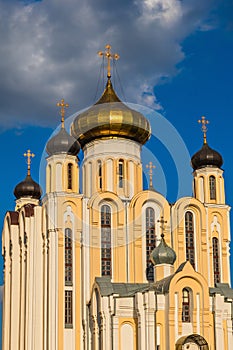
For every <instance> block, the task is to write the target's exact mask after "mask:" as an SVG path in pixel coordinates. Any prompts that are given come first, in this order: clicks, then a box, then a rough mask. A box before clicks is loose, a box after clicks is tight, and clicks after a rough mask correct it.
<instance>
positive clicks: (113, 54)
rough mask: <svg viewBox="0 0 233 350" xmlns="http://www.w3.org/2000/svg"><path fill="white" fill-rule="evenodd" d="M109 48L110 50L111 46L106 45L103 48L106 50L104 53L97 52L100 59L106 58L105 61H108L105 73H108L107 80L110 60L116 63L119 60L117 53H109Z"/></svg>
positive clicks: (109, 71) (109, 73)
mask: <svg viewBox="0 0 233 350" xmlns="http://www.w3.org/2000/svg"><path fill="white" fill-rule="evenodd" d="M111 48H112V47H111V45H109V44H107V45H106V46H105V49H106V51H105V52H104V51H98V55H99V56H101V57H102V56H103V57H106V58H107V61H108V65H107V72H108V74H107V77H108V79H110V78H111V59H113V60H116V61H117V60H119V58H120V56H119V55H118V53H111Z"/></svg>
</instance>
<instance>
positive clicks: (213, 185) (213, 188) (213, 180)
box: [209, 175, 216, 199]
mask: <svg viewBox="0 0 233 350" xmlns="http://www.w3.org/2000/svg"><path fill="white" fill-rule="evenodd" d="M209 186H210V199H216V178H215V177H214V176H213V175H211V176H210V177H209Z"/></svg>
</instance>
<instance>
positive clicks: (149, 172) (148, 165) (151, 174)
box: [146, 162, 156, 188]
mask: <svg viewBox="0 0 233 350" xmlns="http://www.w3.org/2000/svg"><path fill="white" fill-rule="evenodd" d="M146 167H147V169H149V171H148V174H149V177H150V188H151V187H153V181H152V178H153V169H155V168H156V166H155V165H153V163H152V162H149V164H147V165H146Z"/></svg>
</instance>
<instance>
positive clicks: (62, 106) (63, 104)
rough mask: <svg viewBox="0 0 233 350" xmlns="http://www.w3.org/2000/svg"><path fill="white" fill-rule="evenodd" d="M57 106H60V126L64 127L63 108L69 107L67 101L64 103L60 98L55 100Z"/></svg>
mask: <svg viewBox="0 0 233 350" xmlns="http://www.w3.org/2000/svg"><path fill="white" fill-rule="evenodd" d="M57 107H61V111H60V115H61V127H62V128H63V129H64V127H65V126H64V122H65V111H66V110H65V109H66V108H68V107H69V105H68V103H65V100H64V99H63V98H62V99H61V101H60V102H57Z"/></svg>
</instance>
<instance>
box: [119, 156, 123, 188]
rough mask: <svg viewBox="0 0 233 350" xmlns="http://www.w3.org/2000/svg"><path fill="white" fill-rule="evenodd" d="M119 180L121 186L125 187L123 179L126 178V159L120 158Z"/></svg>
mask: <svg viewBox="0 0 233 350" xmlns="http://www.w3.org/2000/svg"><path fill="white" fill-rule="evenodd" d="M118 177H119V178H118V181H119V187H120V188H123V179H124V161H123V159H120V160H119V163H118Z"/></svg>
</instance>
